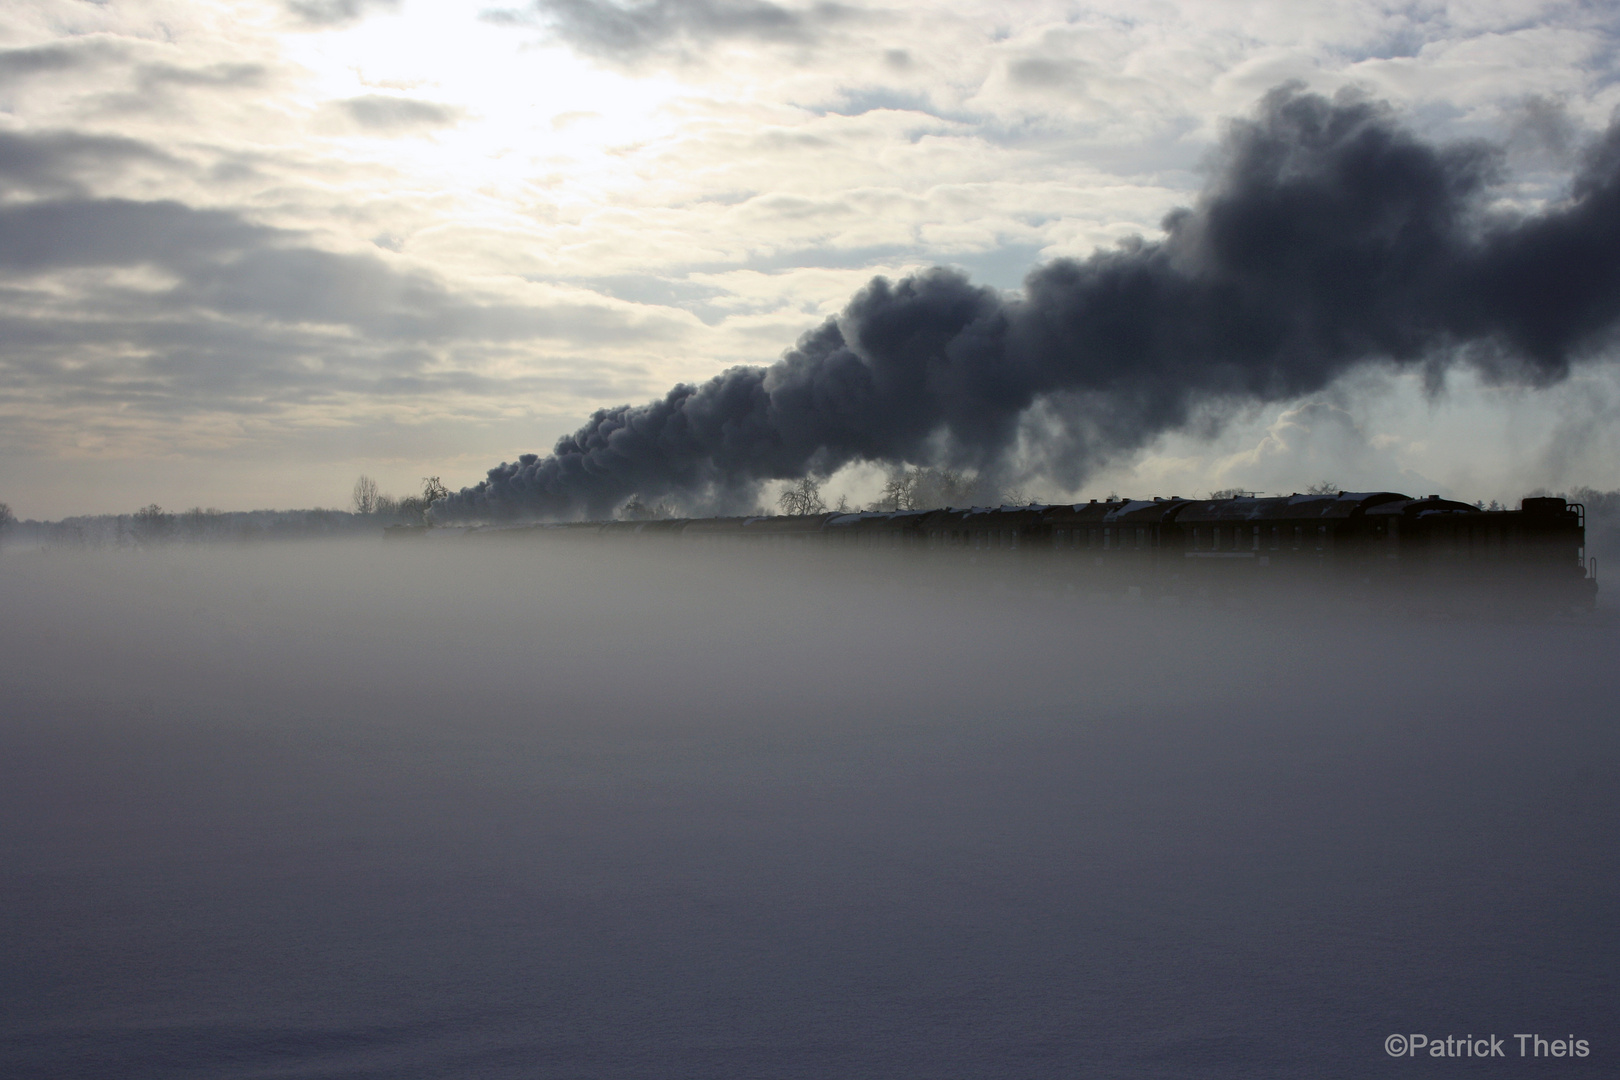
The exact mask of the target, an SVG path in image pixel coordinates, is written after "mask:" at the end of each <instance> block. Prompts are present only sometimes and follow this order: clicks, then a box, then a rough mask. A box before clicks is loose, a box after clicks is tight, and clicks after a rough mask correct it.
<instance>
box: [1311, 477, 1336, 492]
mask: <svg viewBox="0 0 1620 1080" xmlns="http://www.w3.org/2000/svg"><path fill="white" fill-rule="evenodd" d="M1338 493H1339V482H1338V481H1337V480H1318V481H1317V482H1316V483H1314V484H1312V485H1311V486H1310V487H1308V488H1306V489H1305V494H1307V495H1337V494H1338Z"/></svg>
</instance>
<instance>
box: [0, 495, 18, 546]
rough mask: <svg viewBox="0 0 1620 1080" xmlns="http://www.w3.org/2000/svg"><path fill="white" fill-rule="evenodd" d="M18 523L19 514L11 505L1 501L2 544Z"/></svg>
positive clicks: (0, 526)
mask: <svg viewBox="0 0 1620 1080" xmlns="http://www.w3.org/2000/svg"><path fill="white" fill-rule="evenodd" d="M16 524H17V515H15V514H13V513H12V512H11V507H9V506H7V505H6V504H5V503H3V502H0V546H4V545H5V542H6V534H7V533H8V532H10V531H11V529H12V527H13V526H14V525H16Z"/></svg>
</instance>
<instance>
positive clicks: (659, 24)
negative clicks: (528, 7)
mask: <svg viewBox="0 0 1620 1080" xmlns="http://www.w3.org/2000/svg"><path fill="white" fill-rule="evenodd" d="M535 11H536V12H537V13H538V14H539V16H540V18H541V19H542V20H543V21H544V22H545V23H546V24H547V25H548V26H549V27H550V28H551V30H552V32H553V33H554V34H555V35H556V36H557V37H558V38H559V39H561V40H562V41H564V42H566V43H567V44H569V45H570V46H572V47H573V48H575V49H577V50H578V51H580V52H582V53H584V54H586V55H588V56H594V57H597V58H600V59H608V60H617V61H629V60H635V59H638V58H641V57H644V56H647V55H649V54H653V53H659V52H664V51H668V50H676V51H680V50H685V49H688V48H696V49H703V48H706V47H708V46H711V45H714V44H717V43H720V42H726V41H746V42H756V43H762V44H775V45H801V46H803V45H814V44H816V43H818V42H819V41H821V40H822V38H823V36H824V35H825V34H826V32H827V31H828V30H829V29H830V28H831V27H833V26H835V25H837V24H839V23H842V22H846V21H848V20H850V19H851V18H853V17H854V16H855V14H856V12H855V11H854V9H852V8H849V7H846V6H845V5H843V4H837V3H827V2H822V3H816V4H813V5H811V6H809V7H787V6H784V5H781V4H774V3H771V2H769V0H630V2H628V3H617V2H614V0H536V3H535Z"/></svg>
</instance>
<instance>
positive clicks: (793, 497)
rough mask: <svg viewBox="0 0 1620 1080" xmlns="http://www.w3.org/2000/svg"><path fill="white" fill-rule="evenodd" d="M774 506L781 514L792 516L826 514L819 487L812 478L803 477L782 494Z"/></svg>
mask: <svg viewBox="0 0 1620 1080" xmlns="http://www.w3.org/2000/svg"><path fill="white" fill-rule="evenodd" d="M776 505H777V506H778V507H780V508H781V510H782V513H784V514H789V515H792V516H802V515H804V514H825V513H826V512H827V504H826V503H825V502H824V501H823V500H822V498H821V485H820V484H819V483H818V482H817V481H816V478H815V477H813V476H806V477H803V478H802V479H800V480H799V481H798V482H797V483H795V484H794V485H793V486H792V487H790V488H788V489H787V490H786V491H784V492H782V495H781V497H780V498H778V499H777V500H776Z"/></svg>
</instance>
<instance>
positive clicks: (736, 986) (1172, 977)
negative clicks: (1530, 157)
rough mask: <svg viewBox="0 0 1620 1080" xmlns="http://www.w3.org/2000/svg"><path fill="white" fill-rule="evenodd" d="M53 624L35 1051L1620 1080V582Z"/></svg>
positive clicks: (502, 596) (942, 595) (883, 580)
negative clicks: (1455, 1055) (1534, 595)
mask: <svg viewBox="0 0 1620 1080" xmlns="http://www.w3.org/2000/svg"><path fill="white" fill-rule="evenodd" d="M1605 608H1606V610H1607V611H1612V606H1611V605H1608V603H1607V601H1606V602H1605ZM0 610H3V611H5V612H6V613H7V617H6V618H5V619H4V620H0V687H3V690H0V717H3V719H0V910H3V911H5V912H6V918H5V919H4V920H3V921H0V935H3V938H0V1073H3V1074H4V1075H6V1076H8V1077H32V1076H41V1077H43V1076H61V1075H118V1076H121V1077H144V1076H153V1077H158V1076H161V1077H185V1076H199V1077H201V1076H206V1077H210V1078H215V1077H234V1076H242V1077H248V1076H268V1075H297V1076H335V1075H343V1076H388V1077H417V1076H420V1077H443V1076H458V1077H508V1076H510V1077H520V1076H521V1077H533V1076H548V1077H549V1076H579V1077H587V1076H588V1077H607V1076H623V1077H658V1078H670V1077H732V1076H735V1077H757V1076H765V1075H769V1076H784V1077H791V1076H804V1077H827V1076H840V1077H863V1076H870V1077H885V1078H891V1077H904V1076H918V1077H922V1076H927V1077H955V1076H961V1077H981V1076H987V1075H1032V1076H1035V1075H1039V1076H1051V1075H1066V1076H1082V1077H1089V1076H1097V1077H1103V1076H1107V1077H1118V1076H1130V1077H1166V1078H1168V1077H1178V1078H1179V1077H1186V1076H1189V1075H1198V1076H1212V1077H1234V1078H1235V1077H1246V1078H1247V1077H1267V1076H1275V1077H1299V1076H1323V1077H1340V1076H1342V1077H1365V1076H1367V1075H1370V1074H1372V1073H1374V1072H1381V1071H1383V1070H1386V1069H1404V1070H1405V1071H1407V1072H1410V1071H1412V1070H1413V1069H1414V1068H1415V1069H1418V1070H1420V1071H1421V1070H1423V1069H1424V1068H1425V1066H1424V1065H1421V1064H1419V1063H1416V1062H1405V1063H1401V1062H1391V1061H1390V1059H1389V1058H1388V1057H1387V1056H1386V1055H1385V1053H1384V1049H1383V1040H1384V1038H1385V1036H1387V1035H1388V1034H1390V1033H1392V1032H1426V1033H1429V1034H1432V1035H1439V1036H1442V1037H1443V1036H1445V1035H1447V1034H1453V1035H1459V1036H1460V1035H1462V1034H1465V1033H1473V1034H1476V1035H1478V1034H1480V1033H1482V1032H1490V1031H1495V1032H1496V1033H1497V1034H1498V1035H1499V1036H1504V1035H1507V1034H1510V1033H1513V1032H1542V1033H1544V1034H1548V1035H1552V1034H1555V1033H1556V1034H1557V1036H1558V1037H1564V1036H1566V1035H1569V1034H1574V1035H1575V1037H1577V1038H1586V1039H1589V1040H1590V1041H1591V1045H1592V1046H1593V1047H1594V1048H1595V1049H1594V1053H1593V1056H1592V1057H1590V1058H1587V1059H1584V1060H1577V1061H1568V1060H1565V1061H1561V1062H1559V1063H1558V1065H1557V1069H1558V1072H1559V1074H1560V1075H1566V1076H1568V1075H1573V1076H1586V1075H1591V1076H1597V1075H1610V1074H1611V1073H1612V1072H1613V1069H1614V1063H1615V1057H1614V1053H1615V1050H1614V1047H1616V1046H1620V1030H1617V1026H1616V1024H1615V1021H1614V1017H1615V1016H1617V1015H1620V1008H1617V1006H1620V995H1617V993H1616V989H1617V988H1616V985H1615V968H1614V964H1613V957H1614V955H1615V949H1616V946H1617V945H1620V931H1617V930H1616V929H1615V925H1614V920H1613V912H1614V911H1615V909H1616V903H1617V901H1620V870H1617V866H1616V863H1615V860H1614V858H1613V853H1614V851H1615V850H1616V841H1617V840H1620V826H1617V824H1616V823H1617V822H1620V797H1617V796H1620V792H1617V789H1616V784H1615V776H1616V766H1617V765H1620V733H1617V731H1616V725H1615V723H1614V709H1613V705H1614V702H1615V701H1616V700H1617V691H1620V672H1617V670H1616V665H1615V664H1614V663H1613V658H1614V656H1615V655H1616V649H1615V646H1616V644H1617V643H1620V631H1617V630H1616V628H1615V626H1614V625H1613V620H1612V619H1610V618H1606V617H1605V613H1604V612H1600V616H1599V617H1598V618H1597V619H1594V620H1588V621H1566V622H1552V623H1533V622H1485V621H1474V622H1470V621H1452V622H1442V621H1429V622H1397V621H1390V620H1379V619H1374V618H1361V617H1332V616H1325V615H1324V616H1322V617H1318V616H1317V615H1316V614H1314V613H1311V612H1305V611H1299V610H1294V611H1289V612H1280V611H1276V610H1271V609H1251V610H1232V609H1224V608H1208V609H1194V608H1164V607H1159V606H1155V605H1132V604H1127V603H1098V602H1091V603H1082V602H1077V601H1075V600H1073V599H1071V598H1069V597H1066V596H1063V595H1057V594H1051V593H1045V592H1040V591H1036V590H1033V589H1029V588H1019V587H1016V586H1011V585H1009V584H1008V583H1006V582H994V581H984V582H980V583H966V582H954V583H951V584H949V585H946V584H944V583H940V582H929V581H927V580H926V579H923V578H919V577H917V576H915V575H896V574H892V573H890V572H888V571H886V570H885V569H884V568H883V565H882V564H869V565H868V566H867V568H866V569H864V570H862V571H860V572H853V571H852V572H850V573H848V574H844V575H836V576H834V575H827V574H824V573H810V572H809V569H808V566H806V567H801V568H799V569H797V570H792V571H789V570H788V569H787V568H786V567H785V565H784V564H783V563H781V562H779V561H772V560H769V559H765V558H755V557H753V555H752V554H750V555H749V556H748V557H746V558H740V559H739V558H717V557H715V556H713V555H712V554H705V553H696V552H690V551H681V550H679V549H674V548H672V549H668V550H662V551H659V552H656V553H653V554H648V553H647V552H646V551H640V552H637V551H633V550H631V549H628V548H625V547H612V548H609V547H596V546H589V545H586V546H571V545H537V544H532V543H519V542H510V541H508V542H497V543H484V544H477V543H464V542H444V543H434V542H423V543H384V542H382V541H379V540H350V541H341V542H340V541H333V542H327V543H319V544H302V545H259V546H254V547H240V546H228V545H213V546H210V545H197V546H189V547H180V546H171V547H168V548H162V549H153V550H146V551H133V552H130V551H116V550H114V551H102V552H97V551H34V552H8V553H7V554H6V557H5V558H3V559H0ZM1508 1045H1509V1047H1510V1048H1511V1047H1512V1046H1513V1045H1514V1044H1512V1043H1511V1042H1509V1043H1508ZM1473 1064H1475V1065H1476V1067H1477V1066H1479V1065H1480V1063H1473ZM1548 1064H1549V1063H1548V1062H1547V1061H1546V1060H1542V1061H1539V1062H1537V1061H1534V1060H1530V1059H1527V1060H1525V1061H1522V1062H1521V1061H1519V1060H1517V1059H1516V1058H1515V1059H1509V1060H1505V1061H1498V1062H1493V1063H1491V1066H1490V1071H1491V1072H1492V1075H1493V1076H1504V1077H1510V1076H1531V1075H1534V1076H1543V1075H1545V1074H1546V1071H1547V1068H1546V1067H1547V1066H1548Z"/></svg>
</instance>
